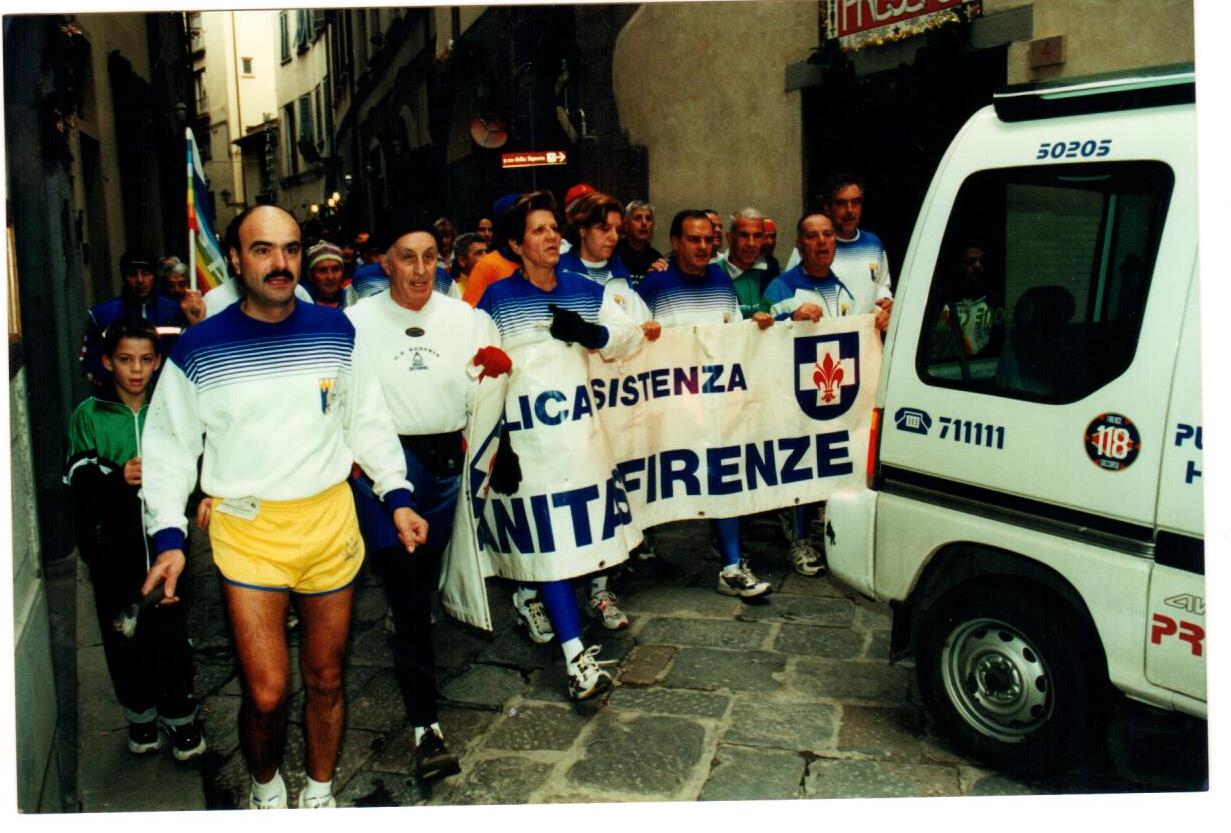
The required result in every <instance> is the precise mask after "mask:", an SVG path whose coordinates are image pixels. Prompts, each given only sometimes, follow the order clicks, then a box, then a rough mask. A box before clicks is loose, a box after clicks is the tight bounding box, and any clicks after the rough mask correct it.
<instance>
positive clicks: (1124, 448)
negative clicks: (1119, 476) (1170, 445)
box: [1086, 414, 1141, 471]
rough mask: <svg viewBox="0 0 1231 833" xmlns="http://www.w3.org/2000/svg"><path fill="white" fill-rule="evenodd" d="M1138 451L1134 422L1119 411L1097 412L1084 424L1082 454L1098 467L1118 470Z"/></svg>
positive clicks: (1131, 460) (1138, 435)
mask: <svg viewBox="0 0 1231 833" xmlns="http://www.w3.org/2000/svg"><path fill="white" fill-rule="evenodd" d="M1139 451H1141V434H1140V433H1138V431H1137V426H1135V425H1133V421H1132V420H1131V419H1129V418H1128V417H1126V416H1121V415H1120V414H1099V415H1098V416H1097V417H1095V418H1094V421H1093V422H1091V423H1090V424H1089V426H1087V427H1086V454H1088V455H1089V456H1090V459H1091V461H1093V462H1094V464H1095V465H1096V466H1098V467H1099V468H1101V469H1107V470H1108V471H1122V470H1123V469H1126V468H1128V467H1129V466H1131V465H1132V464H1133V461H1134V460H1136V459H1137V454H1138V452H1139Z"/></svg>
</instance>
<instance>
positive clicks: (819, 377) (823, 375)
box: [812, 353, 846, 402]
mask: <svg viewBox="0 0 1231 833" xmlns="http://www.w3.org/2000/svg"><path fill="white" fill-rule="evenodd" d="M845 375H846V374H845V373H843V372H842V367H841V366H840V365H839V364H838V363H837V362H835V361H834V360H833V356H831V355H830V354H829V353H826V354H825V360H824V361H823V362H817V363H816V372H814V373H813V374H812V383H813V384H814V385H816V389H817V390H821V388H822V386H823V387H824V389H825V390H824V392H823V393H822V394H821V401H822V402H833V396H834V389H835V388H837V387H838V385H840V384H842V377H843V376H845Z"/></svg>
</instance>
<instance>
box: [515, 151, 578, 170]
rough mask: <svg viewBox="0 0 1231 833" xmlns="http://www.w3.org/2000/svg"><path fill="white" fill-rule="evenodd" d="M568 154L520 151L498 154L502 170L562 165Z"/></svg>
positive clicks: (561, 152) (566, 160) (562, 152)
mask: <svg viewBox="0 0 1231 833" xmlns="http://www.w3.org/2000/svg"><path fill="white" fill-rule="evenodd" d="M566 162H568V154H566V153H565V152H564V151H562V150H522V151H517V152H515V153H502V154H500V167H502V168H537V167H539V166H540V165H563V164H565V163H566Z"/></svg>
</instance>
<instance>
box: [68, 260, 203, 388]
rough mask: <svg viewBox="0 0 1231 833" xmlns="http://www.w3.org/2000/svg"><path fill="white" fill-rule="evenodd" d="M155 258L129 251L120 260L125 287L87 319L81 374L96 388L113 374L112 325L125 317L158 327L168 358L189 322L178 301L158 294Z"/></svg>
mask: <svg viewBox="0 0 1231 833" xmlns="http://www.w3.org/2000/svg"><path fill="white" fill-rule="evenodd" d="M154 264H155V260H154V257H153V255H151V254H150V253H149V252H146V251H144V250H141V249H134V250H131V251H127V252H125V253H124V255H123V256H122V257H121V258H120V274H121V275H123V276H124V287H123V288H122V289H121V290H120V294H119V295H117V296H116V297H114V298H112V299H111V300H110V301H103V302H102V303H101V304H95V305H94V306H93V307H91V308H90V311H89V313H87V315H86V322H85V337H84V338H83V339H82V342H81V355H80V357H79V358H80V360H81V370H82V372H83V373H85V377H86V379H87V380H88V381H89V382H90V384H91V385H94V386H95V387H102V386H104V385H106V384H107V383H108V381H109V380H110V378H111V374H110V373H108V372H107V370H106V369H105V368H104V367H103V361H102V346H103V333H105V332H106V331H107V327H108V326H109V325H110V324H111V322H112V321H115V320H116V319H118V318H121V317H123V316H125V315H136V316H139V317H141V318H144V319H145V320H146V321H149V322H150V323H151V324H153V325H154V328H155V329H156V330H157V331H158V340H159V352H160V353H161V354H162V355H164V356H165V355H166V354H167V352H168V351H169V350H170V349H171V347H172V345H174V344H175V340H176V339H177V338H179V335H180V333H181V332H183V330H184V327H186V326H188V322H187V321H186V320H185V318H184V313H183V311H182V310H181V309H180V305H179V302H178V301H174V300H172V299H170V298H168V297H166V296H165V295H162V294H160V293H158V292H155V291H154Z"/></svg>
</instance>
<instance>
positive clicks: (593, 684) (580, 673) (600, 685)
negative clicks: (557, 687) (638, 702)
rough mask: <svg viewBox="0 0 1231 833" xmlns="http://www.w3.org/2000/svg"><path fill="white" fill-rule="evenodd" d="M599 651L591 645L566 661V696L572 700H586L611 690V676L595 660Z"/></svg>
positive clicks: (596, 646)
mask: <svg viewBox="0 0 1231 833" xmlns="http://www.w3.org/2000/svg"><path fill="white" fill-rule="evenodd" d="M600 650H601V648H600V646H598V645H591V646H590V647H589V648H586V649H585V650H584V651H582V652H581V653H580V654H578V655H577V656H575V657H573V658H572V659H571V660H569V661H568V696H569V697H572V698H573V699H574V700H587V699H589V698H591V697H593V696H594V695H596V694H602V693H603V692H604V691H606V690H607V689H609V688H611V675H610V674H608V673H607V672H606V671H604V670H603V669H602V668H601V667H600V666H599V663H598V660H597V659H595V657H597V656H598V652H599V651H600Z"/></svg>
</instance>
